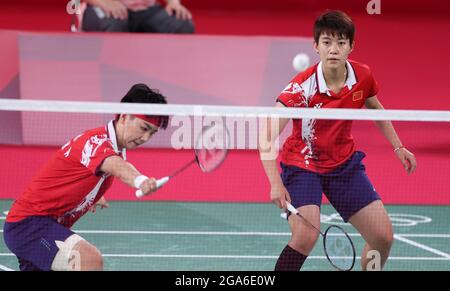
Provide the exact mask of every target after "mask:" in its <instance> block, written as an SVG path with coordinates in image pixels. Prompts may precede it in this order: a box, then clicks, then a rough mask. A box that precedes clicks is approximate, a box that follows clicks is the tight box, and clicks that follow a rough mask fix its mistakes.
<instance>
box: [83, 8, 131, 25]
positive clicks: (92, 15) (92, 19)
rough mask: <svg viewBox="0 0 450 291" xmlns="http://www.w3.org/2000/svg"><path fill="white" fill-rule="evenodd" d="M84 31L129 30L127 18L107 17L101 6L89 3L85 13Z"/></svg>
mask: <svg viewBox="0 0 450 291" xmlns="http://www.w3.org/2000/svg"><path fill="white" fill-rule="evenodd" d="M82 29H83V31H105V32H128V31H129V27H128V20H127V19H115V18H114V17H106V15H105V13H104V12H103V11H102V9H101V8H99V7H96V6H91V5H88V6H87V7H86V10H85V12H84V14H83V23H82Z"/></svg>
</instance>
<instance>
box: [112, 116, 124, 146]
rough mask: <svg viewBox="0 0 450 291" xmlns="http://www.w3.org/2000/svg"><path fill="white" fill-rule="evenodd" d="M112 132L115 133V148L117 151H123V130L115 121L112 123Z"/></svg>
mask: <svg viewBox="0 0 450 291" xmlns="http://www.w3.org/2000/svg"><path fill="white" fill-rule="evenodd" d="M114 130H115V131H116V143H117V148H118V149H119V151H122V150H123V145H122V142H121V141H122V139H121V137H122V135H123V134H122V132H123V128H122V125H121V124H120V123H119V122H117V121H114Z"/></svg>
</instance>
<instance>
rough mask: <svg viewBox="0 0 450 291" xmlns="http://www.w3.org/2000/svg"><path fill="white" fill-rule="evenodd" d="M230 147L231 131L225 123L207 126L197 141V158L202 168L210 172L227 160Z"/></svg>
mask: <svg viewBox="0 0 450 291" xmlns="http://www.w3.org/2000/svg"><path fill="white" fill-rule="evenodd" d="M229 148H230V133H229V132H228V129H227V127H226V126H225V124H223V123H220V122H218V123H214V124H213V125H211V126H206V127H204V128H203V129H202V132H201V133H200V134H199V136H198V137H197V140H196V141H195V147H194V149H195V158H196V161H197V164H198V165H199V167H200V169H201V170H202V171H203V172H205V173H209V172H212V171H214V170H215V169H217V168H218V167H219V166H220V165H221V164H222V163H223V161H224V160H225V158H226V157H227V154H228V149H229Z"/></svg>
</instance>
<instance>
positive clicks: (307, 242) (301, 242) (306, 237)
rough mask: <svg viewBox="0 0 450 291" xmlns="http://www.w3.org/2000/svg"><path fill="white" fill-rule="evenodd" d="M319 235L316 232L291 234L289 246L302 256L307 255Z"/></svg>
mask: <svg viewBox="0 0 450 291" xmlns="http://www.w3.org/2000/svg"><path fill="white" fill-rule="evenodd" d="M318 237H319V235H318V233H317V231H314V232H306V233H305V232H302V233H298V234H293V236H292V238H291V246H292V248H294V249H295V250H296V251H298V252H300V253H302V254H305V255H307V254H309V253H310V252H311V251H312V249H313V248H314V246H315V245H316V242H317V239H318Z"/></svg>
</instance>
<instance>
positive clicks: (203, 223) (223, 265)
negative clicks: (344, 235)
mask: <svg viewBox="0 0 450 291" xmlns="http://www.w3.org/2000/svg"><path fill="white" fill-rule="evenodd" d="M10 204H11V201H10V200H0V211H1V212H0V226H1V229H3V223H4V216H5V215H4V212H5V211H7V210H8V209H9V207H10ZM387 208H388V212H389V215H390V216H391V219H392V222H393V224H394V230H395V242H394V246H393V249H392V252H391V257H390V260H389V261H388V263H387V264H386V267H385V270H446V271H450V206H388V207H387ZM322 213H323V216H322V228H326V226H327V225H329V224H330V223H334V224H339V225H344V228H345V229H346V231H348V232H349V233H350V234H351V236H352V239H353V240H354V242H355V246H356V249H357V252H358V254H359V253H360V251H361V250H362V247H363V240H362V239H361V237H360V236H359V235H358V234H357V232H356V230H355V229H354V228H353V227H352V226H350V225H347V224H344V223H343V222H342V220H340V218H339V217H338V216H337V215H336V214H335V211H334V209H333V208H331V207H329V206H328V205H325V206H323V208H322ZM74 230H75V231H76V232H78V233H79V234H80V235H81V236H83V237H84V238H86V239H87V240H88V241H90V242H91V243H93V244H94V245H96V246H97V247H98V248H99V250H100V251H101V252H102V253H103V255H104V260H105V269H106V270H179V271H191V270H220V271H222V270H223V271H226V270H231V271H241V270H243V271H245V270H248V271H266V270H272V269H273V267H274V265H275V262H276V259H277V257H278V254H279V253H280V252H281V250H282V249H283V248H284V246H285V245H286V243H287V241H288V240H289V228H288V224H287V222H286V221H285V220H283V219H281V218H280V212H279V209H278V208H277V207H276V206H275V205H273V204H264V203H179V202H177V203H175V202H142V201H140V202H111V203H110V208H109V209H104V210H98V211H97V213H95V214H93V213H89V214H87V215H86V216H85V217H83V218H82V219H81V220H80V221H79V222H78V223H77V224H76V225H75V227H74ZM358 260H359V258H358ZM0 269H1V270H17V269H18V265H17V261H16V258H15V257H14V256H13V255H12V254H11V253H10V252H9V250H8V249H7V248H6V246H5V244H4V242H3V240H0ZM355 269H356V270H358V269H359V261H358V262H357V265H356V268H355ZM304 270H333V269H332V267H331V266H330V265H329V263H328V262H327V260H326V259H325V257H324V253H323V250H322V245H321V243H317V245H316V248H315V249H314V251H313V252H312V254H311V255H310V257H309V258H308V260H307V261H306V263H305V265H304Z"/></svg>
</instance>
